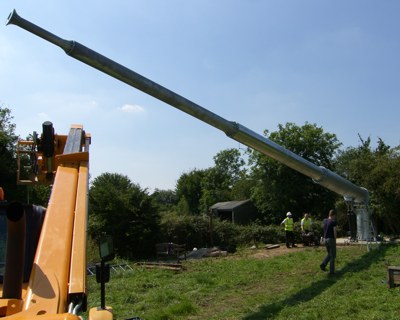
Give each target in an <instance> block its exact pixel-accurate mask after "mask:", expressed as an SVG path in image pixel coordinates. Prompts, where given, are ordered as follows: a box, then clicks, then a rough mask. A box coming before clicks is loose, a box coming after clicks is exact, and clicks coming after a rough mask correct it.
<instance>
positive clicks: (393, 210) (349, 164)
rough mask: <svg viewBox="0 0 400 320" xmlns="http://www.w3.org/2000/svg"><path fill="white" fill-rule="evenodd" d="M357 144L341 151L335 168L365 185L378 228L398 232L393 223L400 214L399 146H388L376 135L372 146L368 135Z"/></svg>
mask: <svg viewBox="0 0 400 320" xmlns="http://www.w3.org/2000/svg"><path fill="white" fill-rule="evenodd" d="M360 141H361V144H360V145H359V146H358V147H349V148H347V149H346V150H344V151H342V152H341V153H340V155H339V157H338V159H337V165H336V167H337V170H338V171H339V172H340V173H342V174H343V175H345V176H347V178H348V179H350V180H351V181H354V182H355V183H356V184H357V185H360V186H363V187H365V188H367V189H368V191H369V195H370V209H371V211H372V212H373V219H374V220H375V222H376V224H377V227H378V230H379V231H383V232H385V233H392V234H399V233H400V226H399V225H398V224H397V223H395V221H397V220H398V216H399V214H400V147H399V146H397V147H395V148H391V147H390V146H388V145H386V144H385V143H384V141H383V140H382V139H378V145H377V147H376V148H375V149H373V148H372V147H371V139H370V138H368V139H367V140H363V139H362V138H361V137H360Z"/></svg>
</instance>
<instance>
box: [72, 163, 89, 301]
mask: <svg viewBox="0 0 400 320" xmlns="http://www.w3.org/2000/svg"><path fill="white" fill-rule="evenodd" d="M88 176H89V169H88V163H87V162H82V163H81V165H80V168H79V179H78V189H77V197H76V207H75V222H74V236H73V240H72V256H71V274H70V280H69V283H70V288H69V293H70V294H76V293H86V226H87V197H88V191H89V186H88Z"/></svg>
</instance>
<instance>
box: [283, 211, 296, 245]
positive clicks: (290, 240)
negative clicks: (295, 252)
mask: <svg viewBox="0 0 400 320" xmlns="http://www.w3.org/2000/svg"><path fill="white" fill-rule="evenodd" d="M282 224H283V225H284V226H285V234H286V247H288V248H291V247H297V246H296V245H295V243H294V233H293V227H294V222H293V218H292V213H291V212H288V213H286V218H285V219H284V220H283V221H282V223H281V225H282Z"/></svg>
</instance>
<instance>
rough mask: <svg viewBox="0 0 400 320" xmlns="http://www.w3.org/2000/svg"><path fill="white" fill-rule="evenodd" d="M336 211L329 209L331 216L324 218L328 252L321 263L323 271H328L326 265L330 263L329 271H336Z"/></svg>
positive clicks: (331, 272) (332, 272)
mask: <svg viewBox="0 0 400 320" xmlns="http://www.w3.org/2000/svg"><path fill="white" fill-rule="evenodd" d="M336 225H337V223H336V212H335V210H330V211H329V217H328V218H327V219H324V238H325V246H326V251H327V252H328V254H327V256H326V257H325V259H324V261H322V263H321V264H320V266H319V267H320V268H321V270H322V271H327V270H326V266H327V265H328V263H329V271H330V272H329V273H330V274H334V273H335V259H336V236H337V234H336Z"/></svg>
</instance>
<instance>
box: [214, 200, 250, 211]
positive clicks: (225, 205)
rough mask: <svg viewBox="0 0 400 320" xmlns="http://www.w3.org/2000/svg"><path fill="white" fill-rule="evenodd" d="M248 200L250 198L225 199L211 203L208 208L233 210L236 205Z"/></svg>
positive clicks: (238, 205)
mask: <svg viewBox="0 0 400 320" xmlns="http://www.w3.org/2000/svg"><path fill="white" fill-rule="evenodd" d="M248 202H250V199H247V200H241V201H227V202H217V203H216V204H213V205H212V206H211V207H210V209H211V210H213V209H216V210H233V209H235V208H237V207H240V206H242V205H244V204H245V203H248Z"/></svg>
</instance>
